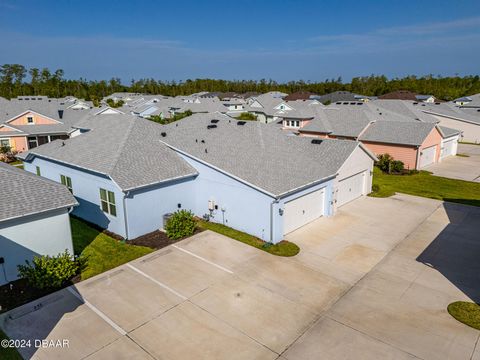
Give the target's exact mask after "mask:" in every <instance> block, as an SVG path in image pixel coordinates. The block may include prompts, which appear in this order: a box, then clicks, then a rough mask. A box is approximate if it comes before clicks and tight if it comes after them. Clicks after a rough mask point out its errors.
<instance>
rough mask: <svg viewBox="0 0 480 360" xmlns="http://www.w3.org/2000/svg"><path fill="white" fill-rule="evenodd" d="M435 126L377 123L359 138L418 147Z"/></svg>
mask: <svg viewBox="0 0 480 360" xmlns="http://www.w3.org/2000/svg"><path fill="white" fill-rule="evenodd" d="M435 126H436V125H435V124H432V123H424V122H420V121H416V122H412V121H405V122H401V121H384V120H381V121H377V122H375V123H373V124H372V125H370V126H369V127H368V128H367V130H365V132H364V133H363V134H362V135H361V136H360V138H359V139H360V140H361V141H373V142H381V143H387V144H403V145H413V146H419V145H421V144H422V143H423V141H424V140H425V138H426V137H427V136H428V134H430V132H431V131H432V129H433V128H434V127H435Z"/></svg>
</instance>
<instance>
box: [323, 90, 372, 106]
mask: <svg viewBox="0 0 480 360" xmlns="http://www.w3.org/2000/svg"><path fill="white" fill-rule="evenodd" d="M363 98H366V96H362V95H357V94H354V93H351V92H350V91H334V92H331V93H329V94H325V95H321V96H320V97H319V98H318V100H319V101H320V102H321V103H323V104H324V103H326V102H330V103H335V102H337V101H358V100H359V99H363Z"/></svg>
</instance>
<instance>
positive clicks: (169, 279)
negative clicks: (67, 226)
mask: <svg viewBox="0 0 480 360" xmlns="http://www.w3.org/2000/svg"><path fill="white" fill-rule="evenodd" d="M479 222H480V211H479V209H478V208H473V207H468V206H461V205H451V204H446V205H445V206H443V205H442V203H441V202H439V201H435V200H429V199H422V198H417V197H413V196H406V195H397V196H394V197H392V198H388V199H373V198H364V199H359V200H357V201H354V202H352V203H350V204H348V205H346V206H344V207H343V208H342V209H340V210H339V212H338V214H337V215H336V216H335V217H332V218H322V219H319V220H317V221H315V222H313V223H311V224H309V225H307V226H306V227H303V228H301V229H299V230H298V231H296V232H294V233H291V234H289V236H288V238H289V239H290V240H292V241H295V242H296V243H298V244H299V245H300V247H301V249H302V250H301V252H300V254H299V255H297V256H296V257H293V258H281V257H276V256H272V255H270V254H267V253H265V252H262V251H259V250H257V249H254V248H252V247H249V246H246V245H244V244H241V243H239V242H237V241H234V240H232V239H229V238H226V237H223V236H221V235H218V234H215V233H212V232H203V233H201V234H198V235H196V236H194V237H192V238H190V239H187V240H184V241H182V242H180V243H177V244H176V245H173V246H169V247H167V248H164V249H161V250H159V251H156V252H155V253H152V254H149V255H147V256H146V257H144V258H141V259H137V260H135V261H133V262H131V263H129V264H126V265H124V266H121V267H118V268H116V269H113V270H111V271H109V272H106V273H104V274H101V275H99V276H96V277H94V278H91V279H89V280H87V281H84V282H81V283H79V284H77V285H76V286H75V287H71V288H69V289H64V290H62V291H59V292H57V293H55V294H51V295H49V296H47V297H45V298H43V299H40V300H39V301H36V302H34V303H31V304H28V305H25V306H23V307H20V308H18V309H15V310H13V311H11V312H9V313H7V314H6V315H4V316H3V317H2V318H1V319H0V325H1V327H2V328H3V329H4V330H5V331H6V333H7V334H8V335H9V336H10V337H11V338H13V339H31V340H34V339H50V340H62V339H67V340H69V346H68V347H64V348H60V347H57V348H54V347H51V348H32V347H29V348H22V349H20V351H21V353H22V354H23V355H24V356H25V357H26V358H31V357H33V358H35V359H65V358H68V359H90V360H91V359H102V360H103V359H249V360H250V359H290V360H294V359H319V358H321V359H342V358H345V359H349V358H355V359H377V358H399V359H403V358H415V357H418V358H423V359H440V358H442V359H444V358H452V359H470V358H471V356H472V354H475V355H474V356H477V360H478V357H479V356H480V350H479V349H477V350H474V349H475V344H476V342H477V341H478V334H479V332H478V331H476V330H473V329H471V328H468V327H467V326H465V325H462V324H460V323H458V322H456V321H455V320H454V319H453V318H451V317H450V316H449V315H448V314H447V312H446V310H445V308H446V305H448V303H449V302H451V301H454V300H462V299H468V298H470V299H479V293H478V283H479V280H480V279H479V278H478V274H480V271H479V270H480V268H479V267H480V265H478V263H479V262H478V261H477V260H478V253H479V250H480V240H479V239H478V223H479Z"/></svg>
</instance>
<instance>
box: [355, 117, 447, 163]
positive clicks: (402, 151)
mask: <svg viewBox="0 0 480 360" xmlns="http://www.w3.org/2000/svg"><path fill="white" fill-rule="evenodd" d="M443 137H444V134H443V133H442V131H441V129H440V128H439V127H438V126H437V125H436V124H432V123H424V122H398V121H377V122H375V123H373V124H371V125H370V126H369V127H368V128H367V129H366V130H365V132H364V133H363V134H362V135H361V136H360V137H359V140H360V141H361V142H362V143H363V144H364V145H365V146H366V147H367V149H369V150H370V151H371V152H373V153H374V154H376V155H380V154H390V155H391V156H392V157H393V158H394V159H396V160H400V161H402V162H403V163H404V165H405V168H407V169H421V168H424V167H426V166H428V165H432V164H435V163H437V162H438V161H440V154H441V150H442V139H443Z"/></svg>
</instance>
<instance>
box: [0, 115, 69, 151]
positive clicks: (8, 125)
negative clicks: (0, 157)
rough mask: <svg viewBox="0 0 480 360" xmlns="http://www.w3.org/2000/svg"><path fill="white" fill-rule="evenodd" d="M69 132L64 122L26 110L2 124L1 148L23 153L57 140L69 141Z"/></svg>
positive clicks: (0, 125)
mask: <svg viewBox="0 0 480 360" xmlns="http://www.w3.org/2000/svg"><path fill="white" fill-rule="evenodd" d="M59 114H60V115H59V116H62V115H63V114H62V113H61V112H59ZM68 131H70V126H68V125H66V124H65V123H64V122H62V121H59V120H56V119H53V118H51V117H49V116H46V115H43V114H40V113H39V112H36V111H33V110H26V111H23V112H22V113H20V114H14V115H13V116H12V117H11V118H9V119H7V120H6V121H5V122H4V123H3V124H0V146H9V147H10V148H11V149H12V150H14V151H16V152H23V151H26V150H29V149H32V148H35V147H37V146H39V145H42V144H45V143H48V142H50V141H53V140H56V139H67V138H68Z"/></svg>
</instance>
